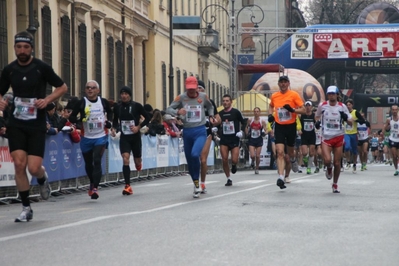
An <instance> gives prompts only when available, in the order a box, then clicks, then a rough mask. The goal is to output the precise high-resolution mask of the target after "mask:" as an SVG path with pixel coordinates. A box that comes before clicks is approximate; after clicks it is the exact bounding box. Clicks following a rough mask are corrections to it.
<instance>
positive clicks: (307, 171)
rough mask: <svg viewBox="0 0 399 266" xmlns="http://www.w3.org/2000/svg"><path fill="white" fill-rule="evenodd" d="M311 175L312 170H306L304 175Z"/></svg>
mask: <svg viewBox="0 0 399 266" xmlns="http://www.w3.org/2000/svg"><path fill="white" fill-rule="evenodd" d="M311 173H312V169H310V167H308V168H306V174H308V175H310V174H311Z"/></svg>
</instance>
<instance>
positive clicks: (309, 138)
mask: <svg viewBox="0 0 399 266" xmlns="http://www.w3.org/2000/svg"><path fill="white" fill-rule="evenodd" d="M312 108H313V106H312V103H311V102H310V101H307V102H306V103H305V114H303V115H301V117H300V121H301V126H302V130H300V131H299V135H301V152H302V155H303V162H304V164H305V167H306V174H308V175H309V174H311V173H312V169H311V166H312V163H313V160H314V155H315V145H316V133H315V130H314V123H315V122H316V121H315V119H314V113H313V112H312Z"/></svg>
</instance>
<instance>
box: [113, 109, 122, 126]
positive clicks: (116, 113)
mask: <svg viewBox="0 0 399 266" xmlns="http://www.w3.org/2000/svg"><path fill="white" fill-rule="evenodd" d="M119 108H120V105H119V104H115V105H114V118H113V120H112V127H113V128H115V129H118V128H119Z"/></svg>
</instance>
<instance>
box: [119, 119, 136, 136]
mask: <svg viewBox="0 0 399 266" xmlns="http://www.w3.org/2000/svg"><path fill="white" fill-rule="evenodd" d="M131 126H135V123H134V120H122V121H121V131H122V132H123V134H125V135H132V134H133V131H131V130H130V127H131Z"/></svg>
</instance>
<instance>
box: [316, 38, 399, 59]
mask: <svg viewBox="0 0 399 266" xmlns="http://www.w3.org/2000/svg"><path fill="white" fill-rule="evenodd" d="M313 41H314V43H313V47H314V49H313V54H314V58H369V57H398V55H397V52H396V51H399V33H396V32H379V33H376V32H368V33H331V34H327V33H326V34H314V39H313Z"/></svg>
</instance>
